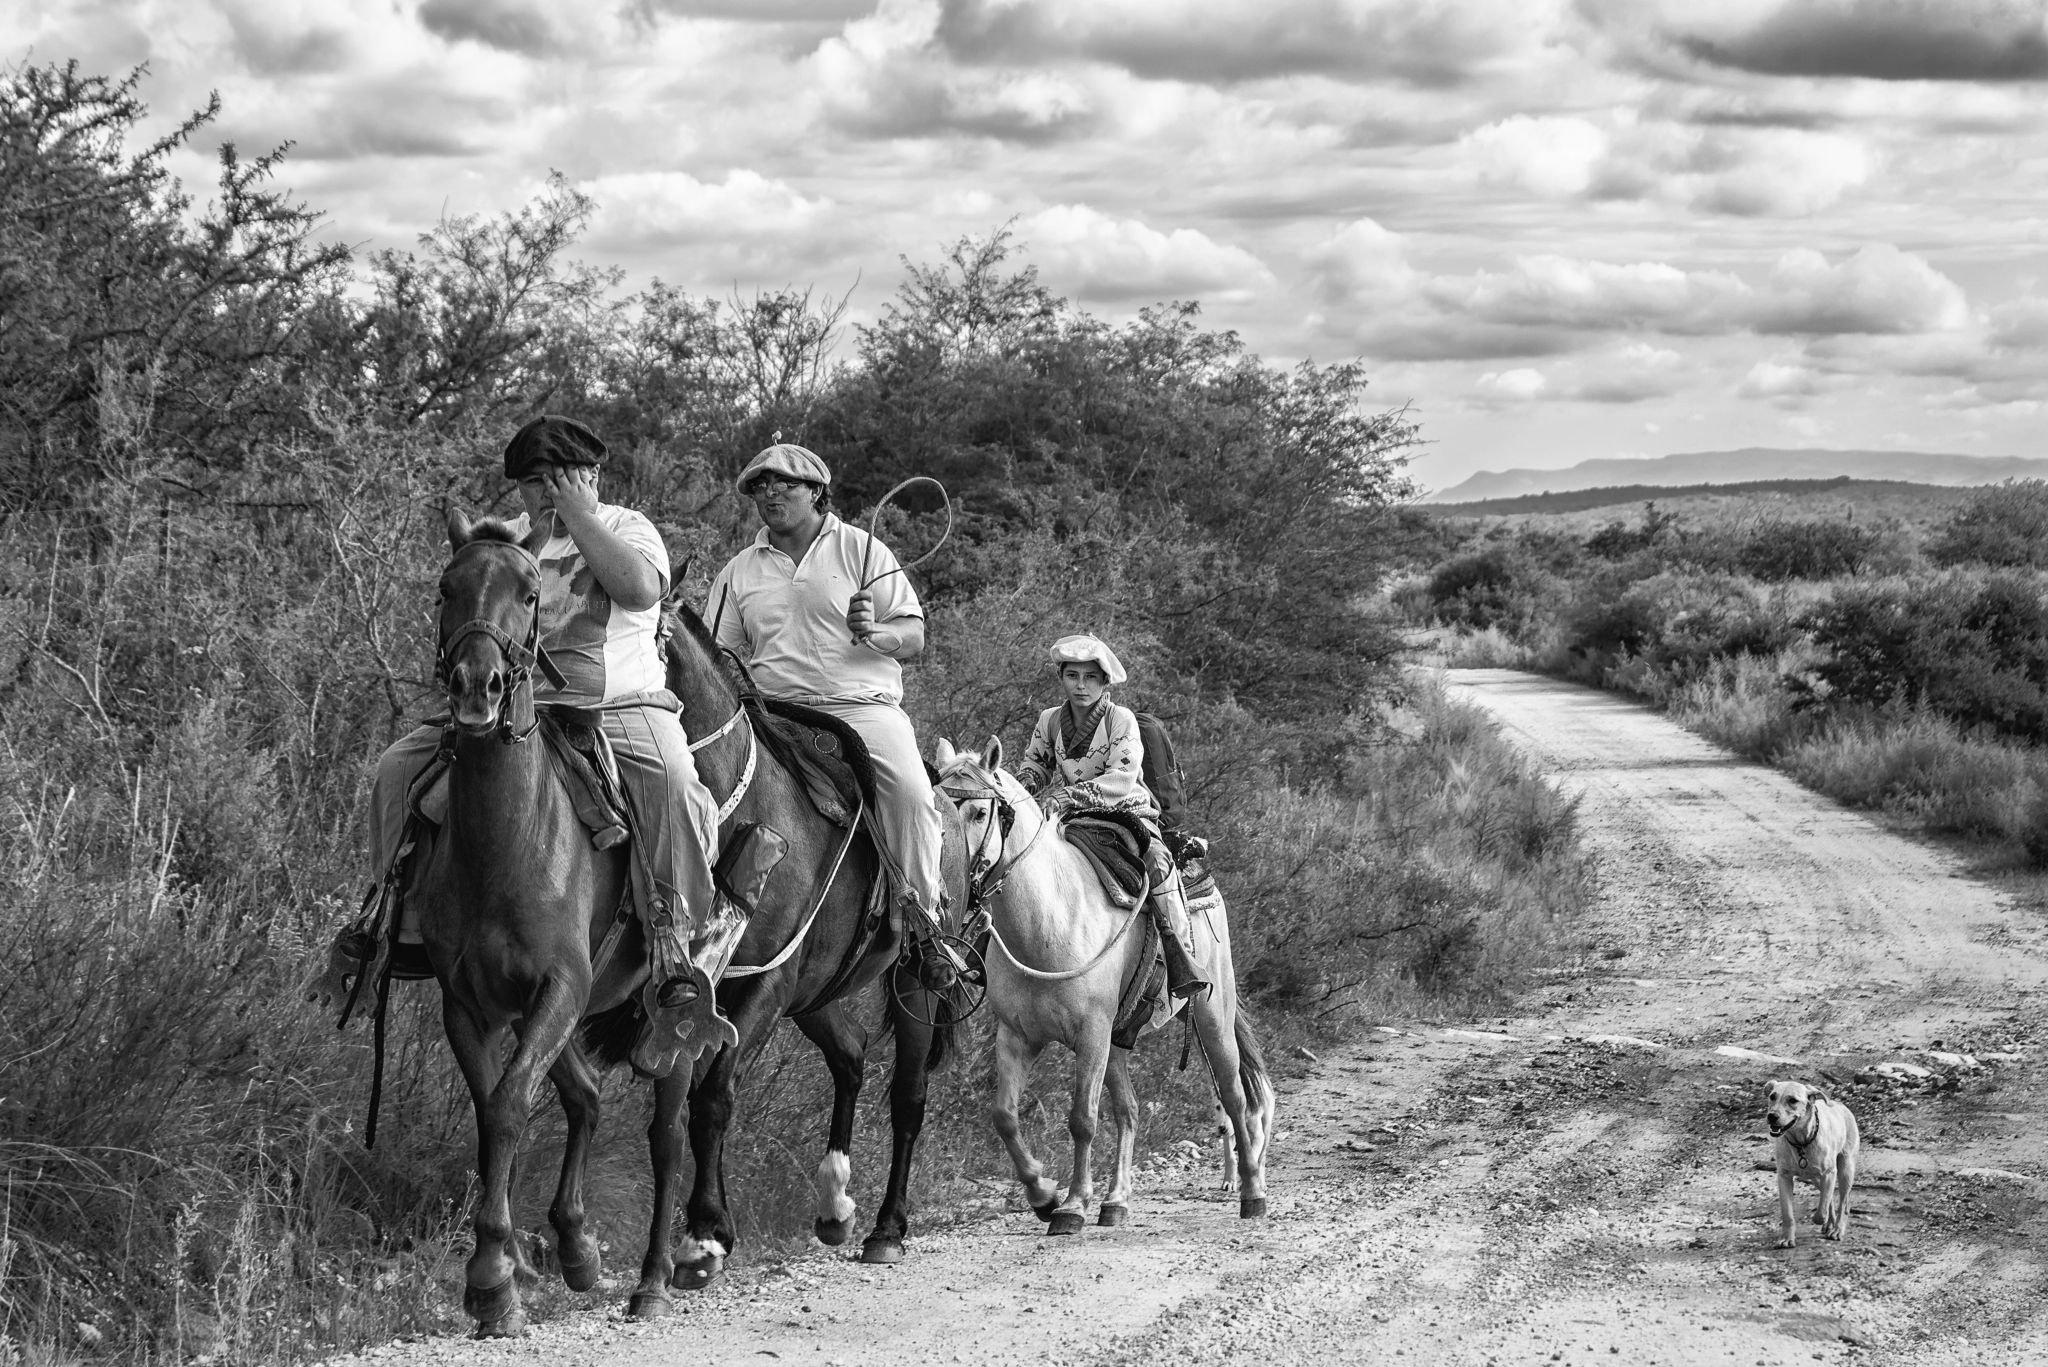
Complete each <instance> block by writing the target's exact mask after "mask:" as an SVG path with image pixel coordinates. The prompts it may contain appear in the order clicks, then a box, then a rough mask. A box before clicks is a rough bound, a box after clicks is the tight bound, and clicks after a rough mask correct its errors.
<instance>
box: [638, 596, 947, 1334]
mask: <svg viewBox="0 0 2048 1367" xmlns="http://www.w3.org/2000/svg"><path fill="white" fill-rule="evenodd" d="M676 616H677V618H678V620H679V622H680V624H681V627H682V629H681V630H679V631H677V632H676V633H675V634H674V635H673V636H672V637H671V638H670V640H669V647H668V651H669V658H668V675H669V687H670V688H672V689H673V690H675V692H676V694H677V696H679V697H681V698H682V700H683V727H684V730H685V731H687V732H688V733H689V736H690V748H691V749H692V750H694V751H696V752H697V772H698V773H699V774H700V775H702V777H703V779H704V781H705V783H706V784H708V785H709V786H710V788H711V791H712V793H713V794H714V795H716V796H721V797H724V799H725V805H726V806H728V807H731V808H732V809H733V810H732V812H731V816H730V817H729V820H732V821H736V822H737V821H753V822H760V823H762V824H764V825H767V826H770V827H772V828H774V829H775V830H777V831H780V832H781V833H782V834H783V835H785V836H786V837H788V839H789V842H790V852H789V855H788V857H787V858H785V859H784V860H783V861H782V863H781V864H780V865H778V866H777V867H776V869H775V872H774V873H773V874H772V875H771V876H770V878H769V881H768V884H767V891H766V893H765V894H764V896H763V898H762V905H761V910H760V912H759V913H758V914H756V915H755V917H754V918H753V921H752V922H751V924H750V925H749V926H748V928H747V933H746V937H745V938H744V939H742V940H741V941H740V944H739V949H738V952H737V953H736V955H735V956H734V962H733V967H732V968H731V969H730V970H728V971H727V974H726V977H725V980H724V981H723V982H722V983H720V985H719V989H718V1001H719V1005H720V1006H721V1007H722V1008H723V1009H724V1011H725V1013H726V1014H727V1016H728V1017H730V1018H731V1020H732V1022H733V1024H734V1026H735V1027H736V1028H737V1029H738V1031H739V1044H738V1046H737V1047H736V1048H731V1049H725V1050H721V1051H720V1052H719V1053H717V1054H716V1055H714V1056H712V1057H710V1058H709V1059H704V1060H700V1061H699V1064H698V1068H697V1073H696V1077H695V1080H694V1084H693V1085H692V1086H691V1088H690V1093H689V1128H690V1149H691V1154H692V1157H693V1158H694V1160H695V1168H696V1182H695V1185H694V1187H693V1188H692V1190H691V1192H690V1201H689V1210H688V1215H687V1224H686V1233H685V1235H684V1237H683V1240H682V1244H681V1248H680V1249H679V1253H680V1254H681V1259H680V1262H679V1265H678V1266H677V1268H676V1270H675V1273H674V1276H673V1284H674V1285H676V1286H679V1287H683V1288H695V1287H702V1286H707V1285H709V1284H710V1283H711V1282H712V1281H715V1280H716V1279H717V1278H718V1276H719V1275H720V1274H721V1273H722V1272H723V1270H724V1267H725V1260H726V1258H727V1257H728V1256H729V1255H730V1254H731V1252H732V1248H733V1242H734V1239H735V1231H734V1229H733V1223H732V1215H731V1212H730V1211H729V1210H728V1209H727V1206H726V1201H725V1177H724V1173H723V1171H722V1163H723V1156H724V1147H725V1132H726V1127H727V1125H728V1124H729V1123H730V1121H731V1117H732V1106H733V1095H734V1085H735V1078H736V1077H737V1074H738V1071H739V1069H740V1068H741V1067H742V1066H743V1064H744V1063H745V1062H746V1060H747V1059H749V1058H751V1057H752V1056H753V1055H754V1054H755V1053H757V1052H758V1051H759V1050H760V1048H761V1046H762V1045H763V1044H764V1043H766V1042H767V1039H768V1036H769V1034H770V1032H771V1031H773V1029H774V1028H775V1023H776V1021H778V1020H780V1019H781V1018H783V1017H784V1016H789V1017H791V1018H793V1019H794V1020H795V1021H796V1024H797V1028H798V1029H799V1030H801V1031H803V1033H804V1035H805V1036H806V1037H807V1038H809V1039H810V1040H811V1041H812V1042H813V1043H815V1044H816V1045H817V1046H818V1048H819V1049H820V1050H821V1051H823V1053H824V1055H825V1065H826V1068H827V1069H828V1070H829V1071H830V1072H831V1074H832V1082H833V1103H832V1122H831V1131H830V1134H829V1136H828V1138H827V1141H826V1153H825V1159H824V1161H823V1162H822V1163H821V1164H820V1165H819V1167H818V1173H817V1194H818V1210H817V1222H816V1225H815V1229H816V1233H817V1235H818V1237H819V1238H820V1239H822V1240H823V1241H824V1242H826V1243H828V1244H839V1243H843V1242H844V1241H845V1239H846V1236H847V1233H848V1230H849V1228H850V1222H851V1220H852V1217H853V1202H852V1201H851V1200H849V1199H848V1198H847V1195H846V1181H847V1174H848V1171H849V1168H850V1158H849V1150H850V1148H851V1146H852V1141H853V1122H854V1104H855V1102H856V1101H857V1100H858V1099H859V1095H860V1084H861V1072H862V1060H863V1057H864V1054H865V1050H866V1046H867V1039H866V1034H865V1031H864V1030H863V1029H862V1028H861V1027H860V1026H859V1025H858V1024H857V1023H856V1022H854V1021H853V1020H852V1019H851V1018H850V1017H849V1016H848V1015H847V1014H846V1013H845V1012H844V1010H843V1009H841V1008H840V1007H839V1006H838V1005H837V1003H839V1002H842V1001H844V1000H846V999H847V998H848V997H849V996H850V995H851V994H853V993H855V992H856V991H859V990H862V989H864V988H866V987H868V986H869V985H872V984H873V983H875V982H876V980H877V979H881V980H882V981H883V982H884V983H885V985H886V991H885V992H884V994H883V996H884V999H885V1001H886V1003H887V1009H888V1015H889V1024H890V1030H891V1033H892V1034H893V1035H894V1036H895V1042H896V1051H895V1059H894V1062H893V1064H892V1065H891V1067H892V1072H891V1075H890V1084H889V1103H890V1112H889V1120H890V1127H891V1129H892V1131H893V1142H892V1145H891V1151H890V1159H889V1182H888V1186H887V1188H886V1189H885V1191H884V1193H883V1196H882V1204H881V1206H880V1208H879V1209H878V1210H877V1211H876V1212H875V1223H874V1228H873V1229H872V1230H871V1231H870V1232H869V1234H868V1237H867V1239H866V1241H865V1243H864V1245H863V1247H862V1250H861V1258H862V1260H863V1261H864V1262H871V1263H894V1262H900V1261H901V1260H902V1258H903V1239H904V1236H905V1234H906V1233H907V1232H908V1229H909V1186H910V1167H911V1160H912V1158H913V1156H914V1154H915V1151H916V1147H917V1138H918V1134H919V1132H920V1131H921V1130H922V1129H923V1127H924V1111H925V1087H926V1080H927V1077H928V1075H929V1073H930V1071H931V1070H932V1069H933V1068H935V1067H937V1066H938V1065H939V1064H940V1063H941V1062H943V1061H944V1058H945V1055H946V1051H947V1046H948V1044H949V1042H950V1035H951V1027H950V1026H947V1025H934V1024H932V1022H934V1021H944V1020H951V1019H955V1018H957V1016H958V1011H959V1008H958V1003H957V1002H954V1001H950V1000H946V999H942V998H941V997H940V996H939V994H935V993H932V992H929V991H927V990H926V989H925V988H924V987H923V986H922V985H921V984H920V983H919V982H918V979H917V977H916V975H915V974H914V973H913V972H912V971H911V970H910V969H909V968H907V967H906V966H904V964H903V963H902V956H903V948H904V946H903V939H902V933H901V930H900V929H899V928H898V927H897V926H896V925H895V924H894V923H893V922H892V921H890V920H889V919H888V918H887V917H883V918H882V919H881V920H880V922H879V924H877V922H876V920H875V919H874V918H873V917H872V916H871V915H870V914H869V910H868V904H869V894H870V892H871V890H872V889H873V887H874V884H875V880H876V879H878V878H880V877H882V876H883V863H882V858H881V855H880V853H879V852H878V850H877V849H876V847H875V845H874V843H873V841H872V840H871V839H870V838H869V836H868V834H867V831H866V828H865V825H863V826H862V827H861V829H860V830H859V831H858V832H857V833H856V836H855V838H854V839H853V840H852V842H851V844H850V845H848V846H847V847H846V849H845V851H844V854H843V856H841V855H840V854H839V846H840V836H841V832H840V831H839V830H838V829H836V828H835V827H833V826H832V825H831V824H830V823H829V822H827V821H826V820H825V819H824V818H823V817H821V816H819V815H818V813H817V810H816V809H815V808H814V807H813V806H812V805H811V801H810V799H809V798H808V797H807V796H806V795H805V791H804V788H803V784H802V783H801V781H800V780H799V779H798V778H797V777H796V776H795V775H793V774H792V773H790V772H789V770H787V769H786V768H784V767H783V766H782V765H781V764H779V763H775V762H773V760H772V757H771V756H770V755H769V753H768V752H767V750H766V749H765V747H761V746H760V744H759V741H758V739H757V737H756V736H755V735H754V733H753V726H752V724H751V722H749V721H748V720H747V717H746V714H745V713H744V712H743V711H742V710H741V706H740V699H739V693H738V691H737V690H736V689H735V687H734V685H733V681H732V676H731V675H730V674H729V673H728V672H727V670H726V669H725V667H724V666H723V665H722V664H721V663H720V661H719V657H718V649H717V646H716V645H715V644H714V643H713V642H712V639H711V634H710V632H708V631H707V630H705V627H704V623H703V621H702V620H701V619H700V618H699V617H698V616H697V614H696V613H694V612H692V611H691V610H690V609H689V608H688V607H680V606H679V607H678V608H677V612H676ZM749 773H751V774H752V775H753V777H752V779H751V781H749V779H748V778H747V775H748V774H749ZM742 790H744V791H743V792H742ZM728 794H730V795H732V796H726V795H728ZM735 799H737V801H736V802H735ZM940 805H941V808H942V811H943V815H944V817H945V824H946V838H945V845H944V858H943V860H942V871H943V875H944V878H945V883H946V887H947V890H948V892H949V893H950V895H951V897H952V902H953V905H954V906H956V907H957V906H961V905H963V904H964V902H965V900H966V875H965V864H966V859H965V837H964V836H963V834H962V832H961V827H960V818H959V815H958V813H957V812H956V811H955V810H954V809H953V807H952V805H951V804H950V803H948V802H945V801H943V800H941V804H940ZM840 858H843V867H841V868H840V870H839V872H838V874H837V876H836V877H835V876H833V873H832V865H833V863H834V861H835V860H836V859H840ZM828 884H829V885H828ZM821 888H823V889H824V896H823V898H822V900H818V890H819V889H821ZM864 920H865V924H864ZM755 965H767V966H768V967H767V969H766V971H757V970H756V969H755V968H754V966H755ZM666 1087H667V1084H664V1085H663V1087H658V1088H657V1089H656V1098H657V1105H658V1106H659V1107H660V1108H661V1109H660V1113H659V1114H658V1116H657V1118H656V1121H655V1127H656V1129H657V1130H659V1129H660V1128H661V1126H662V1125H663V1124H664V1123H668V1122H670V1121H671V1120H672V1119H673V1118H674V1117H675V1114H676V1112H675V1109H674V1108H673V1107H672V1105H671V1104H670V1103H671V1101H672V1098H671V1097H670V1094H669V1090H664V1089H665V1088H666ZM671 1090H672V1089H671ZM663 1142H664V1141H663V1140H662V1139H661V1138H656V1140H655V1146H656V1149H657V1152H659V1151H660V1150H661V1148H662V1144H663ZM659 1167H660V1163H659V1160H657V1168H659ZM672 1207H673V1196H672V1193H671V1190H670V1188H669V1187H667V1186H666V1185H664V1184H660V1183H657V1188H656V1197H655V1217H654V1218H655V1228H656V1229H657V1230H663V1229H666V1228H667V1225H666V1221H667V1219H668V1218H669V1215H668V1212H669V1211H670V1210H671V1209H672ZM654 1270H655V1269H654V1267H653V1266H652V1265H650V1267H649V1268H648V1269H647V1271H648V1273H649V1275H648V1276H647V1277H645V1278H643V1280H642V1282H641V1287H640V1291H639V1292H638V1293H636V1297H635V1299H636V1303H637V1302H638V1301H639V1298H640V1297H641V1296H647V1297H650V1298H652V1297H654V1296H657V1295H658V1293H659V1283H658V1282H656V1281H655V1280H653V1278H652V1272H653V1271H654Z"/></svg>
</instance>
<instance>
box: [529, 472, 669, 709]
mask: <svg viewBox="0 0 2048 1367" xmlns="http://www.w3.org/2000/svg"><path fill="white" fill-rule="evenodd" d="M597 518H598V521H599V522H601V523H603V524H604V526H605V527H606V528H607V529H608V530H609V531H611V532H612V534H613V535H615V536H617V537H618V538H619V539H620V540H622V541H624V542H625V543H626V544H627V545H629V546H631V547H632V548H633V549H634V550H636V551H638V552H640V554H641V555H643V556H645V557H647V563H648V564H650V565H652V566H654V572H655V573H656V574H657V575H659V576H660V577H661V591H662V593H663V595H666V594H667V593H668V547H666V546H664V545H663V544H662V541H661V533H660V532H657V531H656V530H654V524H653V523H652V522H649V521H648V520H647V519H646V517H644V516H642V515H641V514H639V513H636V512H634V511H633V510H632V509H631V508H620V507H616V506H614V505H612V504H609V503H600V504H598V505H597ZM512 525H513V527H514V529H515V530H517V531H518V533H519V534H520V535H521V536H524V535H525V534H526V532H527V530H528V521H527V518H526V516H525V514H523V513H522V514H521V515H520V516H519V517H517V518H515V519H513V522H512ZM555 527H556V533H555V536H554V537H553V538H552V539H551V540H550V541H549V542H548V544H547V545H545V546H543V547H541V548H540V555H539V560H540V621H541V637H540V643H541V644H542V645H543V646H545V647H547V652H548V654H549V655H550V656H551V657H553V659H554V662H555V665H556V667H557V668H559V669H560V670H561V671H562V677H563V678H564V679H566V680H567V681H568V682H567V685H566V686H565V687H564V688H563V689H561V691H559V692H557V691H556V690H555V689H554V688H553V687H551V686H550V685H549V683H548V681H547V678H546V677H545V676H544V675H539V674H536V675H535V677H534V681H533V690H534V698H535V700H536V701H539V702H558V703H568V704H570V705H571V706H576V707H595V706H597V705H599V704H600V703H607V702H611V701H612V700H613V699H615V698H621V697H624V696H626V695H627V694H629V693H646V692H649V691H651V690H653V689H657V688H662V687H665V686H666V684H667V680H668V675H667V671H666V670H665V669H664V667H663V665H662V662H661V651H660V649H659V648H658V647H657V646H656V645H655V642H654V633H655V628H656V627H657V626H658V625H659V624H660V622H661V604H660V603H658V602H657V603H656V604H655V605H654V606H653V607H648V608H624V607H620V606H619V605H618V604H617V603H615V602H613V601H612V597H611V595H610V594H608V593H606V592H605V591H604V586H603V585H602V584H600V583H598V582H597V575H596V573H595V572H593V571H592V570H591V568H590V565H589V564H588V563H587V562H586V561H585V560H584V558H583V552H581V551H580V550H578V549H576V542H575V541H574V540H573V539H572V538H571V537H570V536H569V534H568V533H567V532H566V531H563V530H561V521H560V519H559V518H558V519H556V520H555Z"/></svg>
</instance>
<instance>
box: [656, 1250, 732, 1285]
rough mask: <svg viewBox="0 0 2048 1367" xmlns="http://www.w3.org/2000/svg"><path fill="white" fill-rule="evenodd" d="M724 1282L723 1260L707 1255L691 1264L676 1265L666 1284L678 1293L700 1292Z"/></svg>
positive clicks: (713, 1255) (714, 1255)
mask: <svg viewBox="0 0 2048 1367" xmlns="http://www.w3.org/2000/svg"><path fill="white" fill-rule="evenodd" d="M724 1280H725V1259H723V1258H721V1257H719V1256H718V1255H717V1254H716V1253H707V1254H705V1255H704V1256H703V1257H702V1258H699V1259H698V1260H697V1261H696V1262H693V1263H677V1264H676V1270H675V1271H674V1272H673V1273H672V1274H670V1276H669V1279H668V1284H669V1285H670V1286H673V1287H674V1288H675V1289H676V1290H678V1291H702V1290H704V1289H706V1288H707V1287H713V1286H716V1285H718V1284H719V1283H720V1282H722V1281H724Z"/></svg>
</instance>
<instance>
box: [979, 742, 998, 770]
mask: <svg viewBox="0 0 2048 1367" xmlns="http://www.w3.org/2000/svg"><path fill="white" fill-rule="evenodd" d="M981 767H982V768H984V769H1000V768H1002V767H1003V738H1002V737H1001V736H990V737H989V738H988V744H987V745H986V746H984V747H983V748H982V752H981Z"/></svg>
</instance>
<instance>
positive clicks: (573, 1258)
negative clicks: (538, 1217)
mask: <svg viewBox="0 0 2048 1367" xmlns="http://www.w3.org/2000/svg"><path fill="white" fill-rule="evenodd" d="M548 1076H549V1077H550V1078H552V1079H553V1080H554V1084H555V1091H556V1093H557V1094H558V1095H559V1096H560V1097H561V1099H562V1113H563V1115H564V1116H565V1117H566V1118H567V1119H568V1122H569V1136H568V1142H566V1143H565V1144H563V1146H562V1177H561V1181H560V1182H558V1183H557V1184H556V1186H555V1200H554V1204H553V1205H552V1206H550V1207H549V1208H548V1220H549V1222H550V1223H552V1224H553V1225H554V1227H555V1260H556V1261H557V1262H558V1263H560V1264H561V1267H562V1280H563V1281H564V1282H566V1283H567V1284H568V1287H569V1289H570V1290H571V1291H588V1290H590V1288H591V1287H593V1286H596V1285H597V1278H598V1273H599V1271H600V1269H601V1266H602V1260H601V1259H600V1257H599V1254H598V1251H597V1240H595V1239H593V1238H591V1237H590V1235H589V1234H587V1233H585V1232H584V1229H583V1169H584V1165H585V1163H586V1162H587V1161H588V1160H589V1157H590V1142H591V1140H592V1138H593V1137H594V1136H595V1135H596V1134H597V1122H598V1117H599V1115H600V1114H601V1107H602V1103H601V1102H600V1100H599V1098H598V1085H597V1070H596V1069H595V1068H593V1067H592V1066H591V1063H590V1060H589V1059H588V1058H587V1057H585V1056H584V1053H583V1051H582V1050H581V1049H580V1048H578V1047H577V1046H576V1044H575V1042H574V1041H573V1040H572V1041H571V1042H570V1043H569V1044H568V1045H567V1046H566V1047H565V1048H564V1049H563V1050H562V1054H561V1057H559V1058H557V1059H556V1060H555V1066H554V1067H553V1068H552V1069H551V1070H550V1071H549V1073H548Z"/></svg>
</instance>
